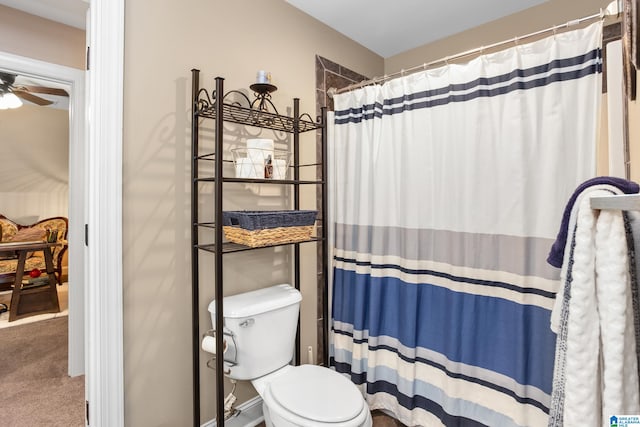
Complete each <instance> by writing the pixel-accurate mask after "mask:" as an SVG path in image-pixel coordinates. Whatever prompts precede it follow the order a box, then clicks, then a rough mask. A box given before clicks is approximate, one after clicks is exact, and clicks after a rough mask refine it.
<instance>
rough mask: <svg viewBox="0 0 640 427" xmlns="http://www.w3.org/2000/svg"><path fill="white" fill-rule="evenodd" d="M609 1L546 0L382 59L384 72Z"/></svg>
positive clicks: (571, 15)
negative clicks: (383, 60)
mask: <svg viewBox="0 0 640 427" xmlns="http://www.w3.org/2000/svg"><path fill="white" fill-rule="evenodd" d="M609 2H610V0H583V1H567V0H548V1H546V2H544V3H542V4H540V5H538V6H534V7H532V8H529V9H525V10H523V11H521V12H518V13H515V14H513V15H510V16H507V17H505V18H502V19H497V20H495V21H492V22H489V23H487V24H483V25H480V26H478V27H476V28H473V29H471V30H468V31H464V32H462V33H459V34H455V35H453V36H451V37H447V38H444V39H441V40H437V41H435V42H433V43H429V44H426V45H424V46H420V47H417V48H415V49H411V50H408V51H407V52H403V53H400V54H398V55H395V56H392V57H389V58H387V59H386V60H385V64H384V68H385V73H387V74H389V73H393V72H396V71H400V70H402V69H407V68H410V67H413V66H416V65H420V64H424V63H426V62H430V61H435V60H438V59H441V58H444V57H445V56H450V55H455V54H457V53H461V52H465V51H467V50H471V49H475V48H478V47H481V46H487V45H490V44H493V43H498V42H501V41H504V40H508V39H511V38H513V37H516V36H522V35H525V34H529V33H532V32H535V31H539V30H542V29H545V28H549V27H552V26H554V25H560V24H564V23H566V22H567V21H570V20H574V19H578V18H582V17H585V16H589V15H592V14H594V13H598V12H599V11H600V8H606V7H607V5H608V4H609Z"/></svg>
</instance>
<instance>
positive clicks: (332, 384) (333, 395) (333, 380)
mask: <svg viewBox="0 0 640 427" xmlns="http://www.w3.org/2000/svg"><path fill="white" fill-rule="evenodd" d="M269 388H270V391H271V395H272V396H273V398H274V400H276V402H277V403H279V404H280V405H281V406H283V407H284V408H286V409H287V410H288V411H289V412H292V413H294V414H296V415H298V416H300V417H304V418H307V419H309V420H314V421H319V422H325V423H338V422H344V421H349V420H351V419H353V418H355V417H357V416H358V415H359V414H360V413H361V412H362V408H363V405H364V399H363V398H362V395H361V394H360V391H359V390H358V388H357V387H356V386H355V385H354V384H353V383H352V382H351V381H349V380H348V379H346V378H345V377H343V376H342V375H340V374H338V373H337V372H335V371H333V370H331V369H329V368H324V367H321V366H316V365H302V366H297V367H295V368H293V369H291V370H289V371H288V372H286V373H284V374H283V375H281V376H280V377H278V378H276V379H274V381H273V382H272V383H271V384H270V387H269Z"/></svg>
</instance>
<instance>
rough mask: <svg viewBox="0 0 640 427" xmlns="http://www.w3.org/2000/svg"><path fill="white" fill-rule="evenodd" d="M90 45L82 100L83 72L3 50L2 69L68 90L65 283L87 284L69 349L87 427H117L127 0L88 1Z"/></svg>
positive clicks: (120, 369) (119, 411)
mask: <svg viewBox="0 0 640 427" xmlns="http://www.w3.org/2000/svg"><path fill="white" fill-rule="evenodd" d="M88 40H89V41H90V43H89V45H90V48H91V54H90V71H89V72H88V73H87V77H88V82H87V83H88V84H87V92H88V93H86V97H85V84H84V75H85V72H84V71H83V70H78V69H74V68H69V67H64V66H61V65H56V64H49V63H46V62H43V61H38V60H34V59H30V58H25V57H20V56H17V55H12V54H8V53H2V52H0V67H1V68H3V69H6V70H8V71H16V72H19V73H20V74H21V75H26V76H32V77H38V78H43V79H49V80H51V81H55V82H58V83H63V84H68V85H69V92H70V105H69V110H70V126H69V141H70V145H69V153H70V159H69V166H70V168H69V180H70V188H69V193H70V202H69V218H70V221H69V223H70V228H69V233H68V239H69V246H70V248H69V281H70V283H71V282H72V281H74V280H77V281H78V282H82V283H81V284H82V285H83V286H84V301H82V299H80V302H78V301H72V298H73V295H74V294H73V293H72V292H70V293H69V298H70V301H69V343H70V346H71V345H72V342H76V341H77V340H79V339H82V338H85V337H86V339H85V340H84V356H85V357H84V372H85V374H86V377H85V397H86V399H87V402H88V409H89V414H88V416H89V424H90V426H91V427H121V426H124V381H123V377H124V367H123V349H122V348H123V321H122V311H123V305H122V137H123V135H122V132H123V127H122V113H123V70H124V0H91V1H90V25H89V37H88ZM85 99H86V103H85ZM72 153H73V154H72ZM83 164H84V168H83V167H82V165H83ZM78 165H80V166H78ZM75 186H78V188H79V189H78V191H76V189H75V188H74V187H75ZM84 224H87V225H88V228H87V230H88V233H87V236H86V238H87V242H88V246H84V247H85V251H84V253H83V252H82V251H79V250H77V249H76V250H75V251H74V250H73V248H80V247H83V245H84V240H85V232H84ZM83 267H85V268H84V274H83V272H82V268H83ZM74 277H78V279H74ZM83 302H84V303H83ZM77 306H80V307H83V308H84V310H82V308H80V309H78V308H77ZM74 307H75V309H74ZM74 312H77V313H84V314H85V316H84V331H83V330H82V328H76V327H75V326H72V325H73V324H74V322H72V320H71V319H72V313H74ZM80 348H82V344H80ZM69 353H70V359H69V366H70V374H78V373H82V359H81V358H80V357H76V356H71V354H76V353H77V352H75V351H70V352H69Z"/></svg>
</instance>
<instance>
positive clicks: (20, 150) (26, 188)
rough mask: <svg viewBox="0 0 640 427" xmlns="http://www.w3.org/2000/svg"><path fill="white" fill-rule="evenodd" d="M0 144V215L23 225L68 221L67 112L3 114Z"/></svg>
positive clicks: (35, 108)
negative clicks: (56, 218)
mask: <svg viewBox="0 0 640 427" xmlns="http://www.w3.org/2000/svg"><path fill="white" fill-rule="evenodd" d="M0 141H1V143H0V159H3V160H5V161H3V162H2V169H0V214H3V215H5V216H7V217H8V218H11V219H12V220H14V221H17V222H20V223H23V224H30V223H33V222H36V221H38V220H40V219H44V218H48V217H52V216H65V217H68V216H69V215H68V205H69V112H68V111H67V110H59V109H54V108H46V107H38V106H34V105H23V106H22V107H20V108H16V109H13V110H2V111H0Z"/></svg>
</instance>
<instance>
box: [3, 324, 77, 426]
mask: <svg viewBox="0 0 640 427" xmlns="http://www.w3.org/2000/svg"><path fill="white" fill-rule="evenodd" d="M67 322H68V317H66V316H65V317H59V318H55V319H49V320H44V321H41V322H36V323H29V324H26V325H20V326H15V327H11V328H6V329H0V426H4V427H26V426H28V427H39V426H47V427H58V426H59V427H73V426H84V425H85V424H84V376H80V377H75V378H69V376H68V375H67V347H68V339H67Z"/></svg>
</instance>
